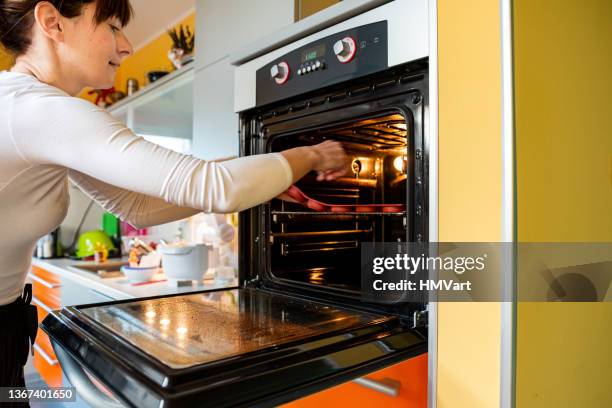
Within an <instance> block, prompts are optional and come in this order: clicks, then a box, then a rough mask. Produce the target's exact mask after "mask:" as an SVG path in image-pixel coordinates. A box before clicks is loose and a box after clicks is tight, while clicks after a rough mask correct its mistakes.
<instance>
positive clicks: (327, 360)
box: [42, 288, 426, 407]
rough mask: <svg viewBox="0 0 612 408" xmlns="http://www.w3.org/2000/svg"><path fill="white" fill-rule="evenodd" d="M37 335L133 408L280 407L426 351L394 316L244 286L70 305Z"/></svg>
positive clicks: (418, 338) (47, 321)
mask: <svg viewBox="0 0 612 408" xmlns="http://www.w3.org/2000/svg"><path fill="white" fill-rule="evenodd" d="M42 328H43V330H44V331H46V332H47V333H48V334H49V336H50V337H51V340H52V342H53V345H54V348H56V349H57V348H58V347H59V348H61V349H62V351H63V352H65V353H62V352H60V353H59V354H68V355H69V356H71V357H70V358H71V359H73V360H76V362H78V364H80V365H81V366H82V367H84V368H85V369H86V370H87V371H88V372H89V373H91V374H92V375H93V376H94V377H95V378H97V380H99V381H100V382H101V383H102V384H104V385H105V386H106V387H107V388H108V389H109V390H111V392H112V393H113V394H114V395H115V397H116V398H117V399H118V400H120V401H122V402H123V403H124V404H127V405H131V406H138V407H144V406H155V407H158V406H161V405H160V404H163V406H195V405H198V404H199V403H201V402H202V401H207V404H210V406H235V405H245V406H251V405H253V404H276V403H279V402H283V401H287V400H290V399H293V398H296V397H298V396H301V395H306V394H309V393H311V392H314V391H318V390H320V389H323V388H327V387H329V386H332V385H336V384H338V383H341V382H344V381H347V380H349V379H351V378H354V377H357V376H360V375H363V374H365V373H367V372H370V371H373V370H376V369H378V368H381V367H383V366H386V365H389V364H392V363H395V362H397V361H400V360H403V359H406V358H409V357H412V356H415V355H418V354H422V353H424V352H425V351H426V350H425V349H426V340H424V338H423V337H422V336H421V335H420V334H419V333H417V332H412V331H410V330H406V329H404V328H403V326H402V325H401V324H400V322H399V320H398V319H397V318H396V317H394V316H385V315H378V314H371V313H364V312H360V311H355V310H350V309H344V308H340V307H335V306H332V305H329V304H323V303H319V302H314V301H308V300H304V299H298V298H296V297H290V296H286V295H280V294H275V293H272V292H268V291H262V290H259V289H248V288H244V289H238V288H236V289H228V290H220V291H212V292H200V293H192V294H186V295H177V296H167V297H159V298H150V299H141V300H136V301H118V302H110V303H102V304H98V305H87V306H76V307H67V308H64V309H63V310H62V311H60V312H53V313H52V314H50V315H49V316H48V317H47V318H46V319H45V320H44V322H43V324H42Z"/></svg>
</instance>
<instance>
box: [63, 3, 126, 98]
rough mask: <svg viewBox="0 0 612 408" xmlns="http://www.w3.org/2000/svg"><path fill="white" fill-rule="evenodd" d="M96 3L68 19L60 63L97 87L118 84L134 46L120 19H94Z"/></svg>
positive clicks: (90, 85) (105, 87) (85, 81)
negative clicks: (121, 64)
mask: <svg viewBox="0 0 612 408" xmlns="http://www.w3.org/2000/svg"><path fill="white" fill-rule="evenodd" d="M95 7H96V6H95V2H93V3H89V4H86V5H84V6H83V9H82V12H81V15H80V16H77V17H74V18H71V19H67V21H66V24H65V25H64V27H65V33H64V42H63V44H62V45H61V47H59V49H58V52H60V53H61V55H60V61H61V62H60V63H67V64H68V65H70V66H71V68H72V69H71V71H73V72H74V73H75V75H78V76H80V80H81V81H82V82H83V83H84V84H85V85H86V86H89V87H92V88H95V89H107V88H110V87H112V86H113V85H114V83H115V75H116V73H117V69H118V68H119V65H120V63H121V62H122V61H123V60H124V59H125V58H126V57H127V56H129V55H130V54H132V51H133V50H132V45H131V44H130V42H129V41H128V39H127V37H126V36H125V34H124V33H123V29H122V28H123V27H122V26H121V23H120V21H119V19H118V18H116V17H111V18H109V19H108V20H106V21H103V22H101V23H99V24H98V23H96V21H95V20H94V13H95Z"/></svg>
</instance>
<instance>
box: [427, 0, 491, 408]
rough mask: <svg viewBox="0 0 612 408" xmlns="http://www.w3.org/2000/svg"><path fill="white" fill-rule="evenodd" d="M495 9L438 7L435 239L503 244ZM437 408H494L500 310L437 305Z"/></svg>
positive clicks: (477, 3) (458, 4)
mask: <svg viewBox="0 0 612 408" xmlns="http://www.w3.org/2000/svg"><path fill="white" fill-rule="evenodd" d="M499 22H500V17H499V2H498V1H490V0H464V1H456V0H438V58H439V83H438V85H439V123H438V126H439V129H438V132H439V201H438V205H439V213H438V216H439V240H440V241H448V242H453V241H455V242H466V241H476V242H478V241H484V242H496V241H499V240H500V238H501V218H500V217H501V179H502V174H501V169H502V166H501V88H500V81H501V78H500V73H501V65H500V24H499ZM438 320H439V322H438V365H437V369H438V376H437V388H438V392H437V403H438V407H439V408H462V407H466V408H490V407H495V406H499V398H500V396H499V387H500V386H499V378H500V377H499V372H500V365H499V362H500V324H501V323H500V304H499V303H440V304H439V310H438Z"/></svg>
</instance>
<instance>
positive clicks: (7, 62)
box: [0, 48, 13, 71]
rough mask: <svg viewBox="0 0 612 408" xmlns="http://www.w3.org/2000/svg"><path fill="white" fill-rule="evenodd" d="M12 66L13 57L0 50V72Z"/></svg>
mask: <svg viewBox="0 0 612 408" xmlns="http://www.w3.org/2000/svg"><path fill="white" fill-rule="evenodd" d="M12 65H13V57H12V56H11V55H9V54H8V53H7V52H6V51H4V50H3V49H2V48H0V71H4V70H6V69H9V68H10V67H11V66H12Z"/></svg>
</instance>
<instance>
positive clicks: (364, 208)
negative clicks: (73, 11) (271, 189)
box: [287, 185, 406, 213]
mask: <svg viewBox="0 0 612 408" xmlns="http://www.w3.org/2000/svg"><path fill="white" fill-rule="evenodd" d="M287 194H288V195H289V196H290V197H291V198H293V199H294V200H296V201H298V202H300V203H301V204H302V205H305V206H306V207H308V208H310V209H311V210H314V211H331V212H338V213H342V212H351V211H356V212H362V213H372V212H378V211H382V212H388V213H396V212H402V211H405V210H406V206H405V205H404V204H356V205H353V204H327V203H322V202H320V201H317V200H315V199H313V198H310V197H308V196H307V195H306V194H304V192H302V190H300V189H299V188H298V187H297V186H295V185H292V186H291V187H289V189H287Z"/></svg>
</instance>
